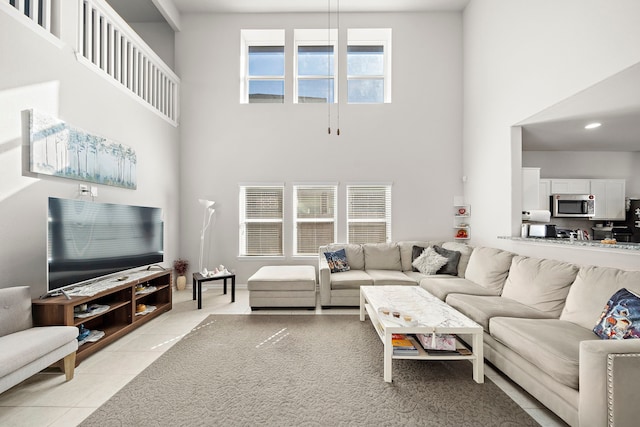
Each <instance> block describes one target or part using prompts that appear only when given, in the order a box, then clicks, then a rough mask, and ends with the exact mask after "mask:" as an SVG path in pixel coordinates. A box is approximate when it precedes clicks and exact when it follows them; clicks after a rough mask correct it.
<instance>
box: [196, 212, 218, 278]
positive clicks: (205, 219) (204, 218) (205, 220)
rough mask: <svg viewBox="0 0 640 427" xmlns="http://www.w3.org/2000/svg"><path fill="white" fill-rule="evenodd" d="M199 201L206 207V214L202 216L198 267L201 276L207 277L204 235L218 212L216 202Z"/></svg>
mask: <svg viewBox="0 0 640 427" xmlns="http://www.w3.org/2000/svg"><path fill="white" fill-rule="evenodd" d="M198 201H199V202H200V204H201V205H202V206H204V212H203V215H202V231H201V232H200V263H199V265H198V267H199V271H200V274H202V275H203V276H207V275H208V274H209V272H208V271H207V269H206V268H205V267H204V266H203V265H202V262H203V256H204V235H205V232H206V231H207V228H209V224H210V223H211V216H212V215H213V213H214V212H215V211H216V210H215V209H214V208H213V205H214V204H215V203H216V202H213V201H211V200H206V199H198Z"/></svg>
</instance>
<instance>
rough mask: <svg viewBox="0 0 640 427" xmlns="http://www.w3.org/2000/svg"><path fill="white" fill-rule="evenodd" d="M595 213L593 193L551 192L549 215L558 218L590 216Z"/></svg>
mask: <svg viewBox="0 0 640 427" xmlns="http://www.w3.org/2000/svg"><path fill="white" fill-rule="evenodd" d="M595 214H596V197H595V196H594V195H593V194H552V195H551V215H552V216H555V217H560V218H591V217H593V216H594V215H595Z"/></svg>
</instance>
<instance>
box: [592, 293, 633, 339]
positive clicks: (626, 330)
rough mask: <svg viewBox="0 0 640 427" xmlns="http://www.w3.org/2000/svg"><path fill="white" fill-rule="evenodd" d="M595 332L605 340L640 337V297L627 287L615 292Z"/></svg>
mask: <svg viewBox="0 0 640 427" xmlns="http://www.w3.org/2000/svg"><path fill="white" fill-rule="evenodd" d="M593 332H595V333H596V335H598V336H599V337H600V338H602V339H605V340H622V339H627V338H640V297H639V296H638V295H636V294H634V293H633V292H630V291H628V290H627V289H625V288H622V289H620V290H619V291H618V292H616V293H615V294H613V295H612V296H611V298H609V301H607V304H606V305H605V306H604V310H602V314H601V315H600V320H598V323H597V324H596V326H595V327H594V328H593Z"/></svg>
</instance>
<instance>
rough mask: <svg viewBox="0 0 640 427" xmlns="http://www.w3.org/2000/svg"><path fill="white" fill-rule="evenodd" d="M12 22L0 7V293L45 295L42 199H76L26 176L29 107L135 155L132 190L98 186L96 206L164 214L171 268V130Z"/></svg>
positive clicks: (65, 51) (62, 183) (60, 185)
mask: <svg viewBox="0 0 640 427" xmlns="http://www.w3.org/2000/svg"><path fill="white" fill-rule="evenodd" d="M2 6H4V5H2ZM12 16H13V14H8V12H6V8H0V46H1V50H0V51H1V52H2V61H0V76H2V78H1V79H0V241H1V242H2V245H1V246H0V277H1V279H0V287H10V286H16V285H30V286H31V293H32V295H33V296H34V297H35V296H38V295H41V294H43V293H44V292H46V271H47V262H46V223H47V199H48V197H49V196H53V197H63V198H75V197H76V196H77V189H78V184H79V183H80V181H74V180H68V179H62V178H56V177H51V176H46V175H40V176H38V175H35V176H34V175H33V174H31V173H30V172H29V166H28V165H29V149H28V134H27V138H26V142H25V141H24V140H23V137H22V135H23V132H24V131H25V130H26V129H28V128H26V129H24V128H23V122H22V115H21V112H22V111H23V110H27V109H31V108H34V109H38V110H40V111H42V112H44V113H48V114H51V115H53V116H56V117H58V118H60V119H62V120H64V121H66V122H67V123H69V124H71V125H74V126H76V127H79V128H82V129H84V130H85V131H88V132H91V133H94V134H96V135H100V136H103V137H107V138H110V139H112V140H114V141H118V142H121V143H122V144H125V145H128V146H130V147H131V148H133V149H134V150H135V151H136V154H137V159H138V167H137V172H138V188H137V190H126V189H122V188H116V187H109V186H102V185H100V186H98V187H99V188H98V191H99V194H98V198H97V201H99V202H110V203H124V204H137V205H144V206H159V207H161V208H163V210H164V211H163V212H164V218H165V260H168V261H169V262H168V265H171V261H172V260H173V257H175V256H176V255H177V247H178V242H177V239H178V233H177V230H178V215H179V211H178V200H177V191H178V185H177V183H178V173H177V167H178V162H177V154H178V150H177V138H178V130H177V128H175V127H173V126H171V125H169V124H168V123H167V122H166V121H165V120H163V119H161V118H160V117H159V116H158V115H156V114H155V113H154V112H152V111H151V110H150V109H148V108H147V107H145V106H144V105H142V104H141V103H139V102H138V101H136V100H134V99H133V98H131V97H130V96H129V95H128V94H126V93H125V92H124V91H123V90H121V89H118V88H117V87H116V86H115V85H114V84H113V83H111V82H109V81H108V80H107V79H104V78H102V77H101V76H99V75H97V74H96V73H95V72H94V71H92V70H90V69H89V68H87V67H86V66H84V65H82V64H81V63H79V62H78V61H77V60H76V59H75V54H74V53H73V51H72V49H71V48H70V47H69V46H65V45H62V44H60V45H59V46H57V45H55V44H53V43H51V42H50V41H49V40H50V38H43V37H41V36H39V35H38V34H36V33H34V32H33V31H32V30H31V29H30V28H29V27H26V26H24V25H22V24H21V23H19V22H18V21H16V20H15V19H14V18H13V17H12ZM23 144H24V145H23Z"/></svg>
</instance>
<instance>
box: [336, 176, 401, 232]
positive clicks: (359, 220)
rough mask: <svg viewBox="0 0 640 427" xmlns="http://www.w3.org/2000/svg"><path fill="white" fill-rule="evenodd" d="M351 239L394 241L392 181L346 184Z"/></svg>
mask: <svg viewBox="0 0 640 427" xmlns="http://www.w3.org/2000/svg"><path fill="white" fill-rule="evenodd" d="M347 236H348V242H349V243H384V242H390V241H391V185H348V186H347Z"/></svg>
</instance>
